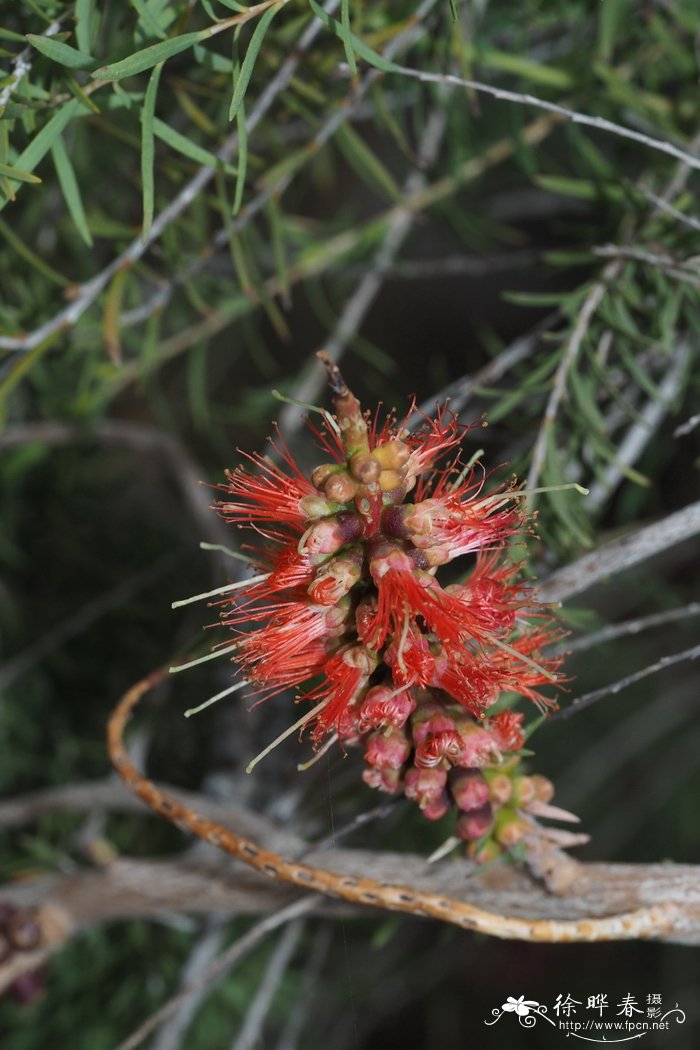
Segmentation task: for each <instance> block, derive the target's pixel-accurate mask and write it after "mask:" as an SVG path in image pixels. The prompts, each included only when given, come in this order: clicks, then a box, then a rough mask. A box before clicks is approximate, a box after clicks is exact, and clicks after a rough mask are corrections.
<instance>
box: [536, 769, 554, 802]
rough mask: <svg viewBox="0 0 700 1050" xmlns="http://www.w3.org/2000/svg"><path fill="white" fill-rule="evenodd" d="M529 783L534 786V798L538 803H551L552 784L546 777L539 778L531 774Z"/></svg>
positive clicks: (552, 795) (537, 774)
mask: <svg viewBox="0 0 700 1050" xmlns="http://www.w3.org/2000/svg"><path fill="white" fill-rule="evenodd" d="M530 783H531V784H533V785H534V788H535V797H536V798H537V801H538V802H551V801H552V799H553V798H554V784H553V783H552V781H551V780H548V779H547V777H543V776H541V775H540V774H539V773H533V774H532V776H531V777H530Z"/></svg>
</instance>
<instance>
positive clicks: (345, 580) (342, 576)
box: [308, 548, 363, 606]
mask: <svg viewBox="0 0 700 1050" xmlns="http://www.w3.org/2000/svg"><path fill="white" fill-rule="evenodd" d="M362 560H363V556H362V551H361V550H359V548H355V549H352V550H349V551H346V552H345V553H344V554H338V555H336V557H335V558H330V559H329V560H328V561H326V562H324V563H323V565H322V567H321V569H320V570H319V571H317V573H316V576H315V577H314V579H313V580H312V582H311V583H310V584H309V587H308V593H309V596H310V597H311V600H312V601H314V602H315V603H316V604H317V605H329V606H333V605H335V604H336V603H337V602H339V601H340V599H341V598H344V597H345V595H346V594H348V593H349V591H351V590H352V588H353V587H354V586H355V584H356V583H357V582H358V580H359V579H360V578H361V577H362Z"/></svg>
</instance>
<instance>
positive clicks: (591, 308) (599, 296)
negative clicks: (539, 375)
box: [527, 259, 622, 505]
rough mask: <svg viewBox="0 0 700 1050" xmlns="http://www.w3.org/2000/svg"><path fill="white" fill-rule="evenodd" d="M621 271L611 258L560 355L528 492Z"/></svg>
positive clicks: (535, 483) (537, 473) (542, 462)
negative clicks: (585, 344) (582, 354)
mask: <svg viewBox="0 0 700 1050" xmlns="http://www.w3.org/2000/svg"><path fill="white" fill-rule="evenodd" d="M621 268H622V263H621V262H620V260H618V259H614V260H613V261H612V262H609V263H608V265H607V266H606V267H605V269H604V270H603V272H602V274H601V277H600V280H599V281H596V282H595V284H593V285H592V286H591V288H590V289H589V292H588V295H587V296H586V299H585V301H584V304H583V306H582V307H581V310H580V311H579V314H578V317H577V319H576V324H575V326H574V329H573V331H572V333H571V336H570V337H569V340H568V342H567V344H566V346H565V347H564V350H563V352H562V356H561V360H560V362H559V365H558V367H557V371H556V373H555V376H554V384H553V386H552V391H551V393H550V395H549V399H548V401H547V406H546V408H545V411H544V417H543V419H542V423H541V425H540V429H539V432H538V434H537V440H536V441H535V447H534V448H533V450H532V462H531V464H530V470H529V473H528V476H527V488H528V489H535V488H537V483H538V481H539V479H540V474H541V472H542V467H543V465H544V461H545V456H546V454H547V444H548V442H549V440H550V437H551V433H552V428H553V427H554V422H555V420H556V417H557V413H558V412H559V406H560V404H561V402H562V400H563V398H564V395H565V393H566V385H567V380H568V377H569V373H570V372H571V369H572V368H573V366H574V364H575V362H576V358H577V357H578V354H579V350H580V349H581V344H582V343H583V340H584V338H585V335H586V333H587V331H588V328H589V325H590V323H591V321H592V320H593V317H594V315H595V312H596V310H597V309H598V307H599V306H600V304H601V302H602V301H603V298H604V296H605V293H606V292H607V290H608V285H609V284H610V282H611V281H613V280H614V279H615V278H616V277H617V275H618V273H619V272H620V269H621ZM531 505H534V501H533V500H531Z"/></svg>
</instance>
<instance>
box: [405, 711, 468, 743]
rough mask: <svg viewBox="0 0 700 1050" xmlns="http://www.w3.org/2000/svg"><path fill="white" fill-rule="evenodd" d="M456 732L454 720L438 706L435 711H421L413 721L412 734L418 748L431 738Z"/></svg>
mask: <svg viewBox="0 0 700 1050" xmlns="http://www.w3.org/2000/svg"><path fill="white" fill-rule="evenodd" d="M456 731H457V727H456V725H455V722H454V719H453V718H452V717H451V716H450V715H448V714H446V713H445V712H444V709H443V708H442V707H440V706H439V705H437V704H436V705H435V708H434V710H433V711H428V710H426V708H423V709H419V710H418V711H417V712H416V714H415V715H414V716H413V718H412V720H411V733H412V736H413V743H414V744H415V745H416V747H420V746H421V745H422V744H423V743H424V742H425V741H426V740H427V739H428V737H430V736H435V735H437V734H439V733H456Z"/></svg>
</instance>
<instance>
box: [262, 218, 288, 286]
mask: <svg viewBox="0 0 700 1050" xmlns="http://www.w3.org/2000/svg"><path fill="white" fill-rule="evenodd" d="M265 214H266V215H267V219H268V222H269V224H270V240H271V242H272V256H273V258H274V260H275V273H276V275H277V283H278V285H279V289H280V294H281V296H282V301H283V303H284V305H285V306H288V305H289V301H290V296H289V271H288V268H287V253H286V250H285V245H284V230H283V226H282V216H281V214H280V206H279V202H278V201H277V200H276V199H275V198H274V197H271V198H270V200H269V201H268V202H267V204H266V206H265Z"/></svg>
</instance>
